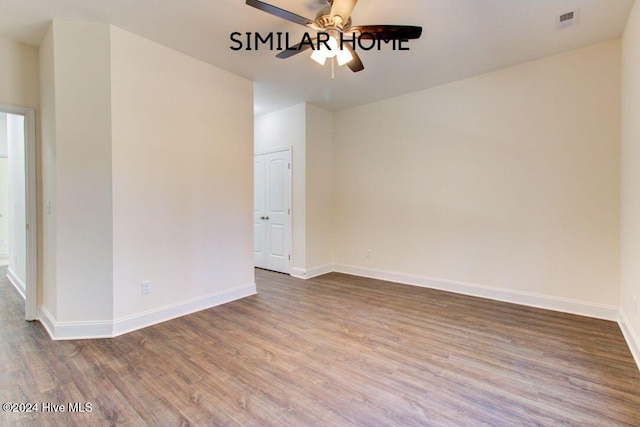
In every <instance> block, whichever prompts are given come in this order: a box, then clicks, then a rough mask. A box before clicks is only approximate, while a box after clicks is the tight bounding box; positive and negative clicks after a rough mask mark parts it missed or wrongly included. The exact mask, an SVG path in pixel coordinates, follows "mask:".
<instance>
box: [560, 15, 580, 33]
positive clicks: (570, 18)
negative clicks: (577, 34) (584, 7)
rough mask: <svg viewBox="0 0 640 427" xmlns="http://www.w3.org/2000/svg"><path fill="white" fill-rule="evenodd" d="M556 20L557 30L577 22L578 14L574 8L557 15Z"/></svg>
mask: <svg viewBox="0 0 640 427" xmlns="http://www.w3.org/2000/svg"><path fill="white" fill-rule="evenodd" d="M557 22H558V29H559V30H561V29H563V28H567V27H571V26H574V25H576V24H577V23H578V14H577V12H576V11H575V10H574V11H571V12H567V13H563V14H562V15H560V16H558V21H557Z"/></svg>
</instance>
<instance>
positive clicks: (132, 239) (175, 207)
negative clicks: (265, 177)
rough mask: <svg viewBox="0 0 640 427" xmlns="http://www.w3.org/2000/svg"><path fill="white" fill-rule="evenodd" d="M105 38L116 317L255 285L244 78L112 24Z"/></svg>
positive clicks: (249, 101)
mask: <svg viewBox="0 0 640 427" xmlns="http://www.w3.org/2000/svg"><path fill="white" fill-rule="evenodd" d="M111 43H112V44H111V49H112V63H111V70H112V117H113V146H112V149H113V261H114V317H115V319H116V320H118V319H121V318H123V317H127V316H131V315H134V314H136V313H140V312H144V311H149V310H153V309H157V308H159V307H166V306H169V305H172V304H175V303H180V302H183V301H188V300H194V299H198V298H202V297H204V296H208V295H212V294H216V293H220V292H225V291H229V290H231V289H234V288H237V287H242V286H253V283H254V279H253V275H254V273H253V256H252V254H253V244H252V243H253V234H252V233H253V226H252V204H253V197H252V195H253V169H252V165H253V162H252V158H253V126H252V121H253V89H252V85H251V82H249V81H248V80H245V79H243V78H240V77H237V76H234V75H232V74H229V73H227V72H224V71H222V70H220V69H217V68H215V67H212V66H210V65H208V64H205V63H204V62H201V61H198V60H195V59H193V58H190V57H187V56H185V55H183V54H180V53H178V52H175V51H172V50H170V49H168V48H165V47H163V46H160V45H158V44H155V43H153V42H151V41H149V40H146V39H143V38H141V37H138V36H135V35H133V34H131V33H128V32H125V31H123V30H120V29H118V28H115V27H112V30H111ZM143 280H151V282H152V293H151V294H149V295H142V294H141V290H140V287H141V282H142V281H143Z"/></svg>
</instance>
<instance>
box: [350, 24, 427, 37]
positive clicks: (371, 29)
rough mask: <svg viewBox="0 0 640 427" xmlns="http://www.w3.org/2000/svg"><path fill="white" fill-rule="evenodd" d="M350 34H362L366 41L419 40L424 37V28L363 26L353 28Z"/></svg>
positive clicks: (410, 26)
mask: <svg viewBox="0 0 640 427" xmlns="http://www.w3.org/2000/svg"><path fill="white" fill-rule="evenodd" d="M349 32H350V33H360V38H362V39H364V40H371V39H375V40H377V39H384V40H410V39H419V38H420V36H421V35H422V27H414V26H413V25H361V26H356V27H351V29H350V30H349Z"/></svg>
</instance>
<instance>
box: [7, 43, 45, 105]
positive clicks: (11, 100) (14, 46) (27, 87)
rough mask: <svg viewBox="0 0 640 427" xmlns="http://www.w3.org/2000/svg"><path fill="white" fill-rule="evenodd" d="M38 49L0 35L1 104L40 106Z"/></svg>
mask: <svg viewBox="0 0 640 427" xmlns="http://www.w3.org/2000/svg"><path fill="white" fill-rule="evenodd" d="M38 78H39V76H38V49H37V48H35V47H32V46H27V45H25V44H22V43H17V42H14V41H12V40H8V39H5V38H2V37H0V82H1V83H0V104H9V105H17V106H21V107H29V108H38V107H39V103H40V97H39V84H38Z"/></svg>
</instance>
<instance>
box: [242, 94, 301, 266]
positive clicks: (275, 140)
mask: <svg viewBox="0 0 640 427" xmlns="http://www.w3.org/2000/svg"><path fill="white" fill-rule="evenodd" d="M305 122H306V105H305V104H299V105H294V106H292V107H289V108H286V109H284V110H280V111H275V112H273V113H269V114H265V115H262V116H257V117H256V118H255V122H254V150H255V152H256V153H259V152H263V151H269V150H277V149H280V148H289V147H291V150H292V151H291V163H292V165H291V168H292V170H291V181H292V184H291V185H292V189H291V234H292V248H291V249H292V253H291V267H292V269H293V271H292V273H293V274H296V271H304V270H305V269H306V265H307V262H306V249H305V248H306V246H307V245H306V230H305V227H306V202H305V200H306V198H305V197H306V196H305V193H306V184H305V182H306V170H305V169H306V136H305V127H306V126H305Z"/></svg>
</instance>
